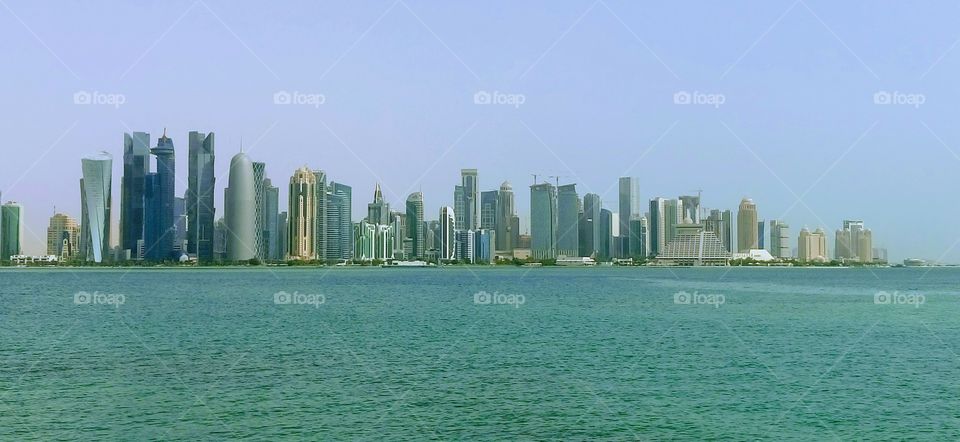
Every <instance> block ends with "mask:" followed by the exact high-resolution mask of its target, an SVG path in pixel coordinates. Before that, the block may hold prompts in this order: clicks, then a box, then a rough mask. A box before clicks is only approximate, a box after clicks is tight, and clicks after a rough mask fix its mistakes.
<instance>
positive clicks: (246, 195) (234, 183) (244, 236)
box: [223, 152, 258, 262]
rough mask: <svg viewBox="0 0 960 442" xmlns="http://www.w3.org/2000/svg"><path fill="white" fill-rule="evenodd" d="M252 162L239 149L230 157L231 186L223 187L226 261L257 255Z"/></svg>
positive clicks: (247, 258) (254, 183) (254, 184)
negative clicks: (238, 151)
mask: <svg viewBox="0 0 960 442" xmlns="http://www.w3.org/2000/svg"><path fill="white" fill-rule="evenodd" d="M255 181H256V180H255V179H254V172H253V161H251V160H250V157H248V156H247V154H245V153H243V152H240V153H238V154H236V155H234V156H233V159H231V160H230V177H229V182H228V187H227V188H226V189H225V190H224V198H223V206H224V214H225V217H224V221H225V227H226V229H227V261H231V262H237V261H249V260H252V259H255V258H257V256H258V255H257V232H256V229H257V202H256V200H257V196H256V182H255Z"/></svg>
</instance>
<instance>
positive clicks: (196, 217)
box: [185, 131, 217, 263]
mask: <svg viewBox="0 0 960 442" xmlns="http://www.w3.org/2000/svg"><path fill="white" fill-rule="evenodd" d="M188 138H189V140H188V141H189V154H188V155H189V165H188V167H189V172H188V176H187V193H186V195H185V197H186V199H187V201H186V204H187V220H188V224H187V253H189V254H191V255H195V256H196V257H197V261H198V262H201V263H206V262H211V261H213V228H214V222H215V219H216V209H215V208H214V191H215V186H216V180H217V177H216V174H215V172H214V160H215V159H216V157H215V152H214V134H213V132H211V133H209V134H204V133H201V132H196V131H193V132H190V133H189V134H188Z"/></svg>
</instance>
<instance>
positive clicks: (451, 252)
mask: <svg viewBox="0 0 960 442" xmlns="http://www.w3.org/2000/svg"><path fill="white" fill-rule="evenodd" d="M456 230H457V217H456V214H455V213H453V209H452V208H451V207H449V206H447V207H441V208H440V244H439V247H437V259H439V260H441V261H450V260H453V259H457V255H456V253H457V246H456V236H455V231H456Z"/></svg>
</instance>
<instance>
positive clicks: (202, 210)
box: [125, 131, 217, 263]
mask: <svg viewBox="0 0 960 442" xmlns="http://www.w3.org/2000/svg"><path fill="white" fill-rule="evenodd" d="M187 137H188V142H189V152H188V155H189V164H188V167H189V171H188V175H187V194H186V196H185V198H186V200H187V201H186V204H187V221H188V223H187V253H188V254H191V255H195V256H196V257H197V261H198V262H200V263H207V262H211V261H213V228H214V221H215V219H216V209H215V208H214V202H213V201H214V191H215V187H216V184H217V176H216V173H215V171H214V160H215V159H216V157H215V152H214V134H213V132H211V133H209V134H204V133H201V132H197V131H192V132H190V133H189V134H187ZM125 163H126V162H125Z"/></svg>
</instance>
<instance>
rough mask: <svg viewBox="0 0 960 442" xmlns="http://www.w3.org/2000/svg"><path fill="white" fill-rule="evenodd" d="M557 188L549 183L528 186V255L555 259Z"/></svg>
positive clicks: (536, 257)
mask: <svg viewBox="0 0 960 442" xmlns="http://www.w3.org/2000/svg"><path fill="white" fill-rule="evenodd" d="M557 223H558V220H557V188H556V187H553V185H552V184H550V183H541V184H534V185H532V186H530V237H531V238H530V255H531V256H532V257H533V258H534V259H549V258H556V257H557Z"/></svg>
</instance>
